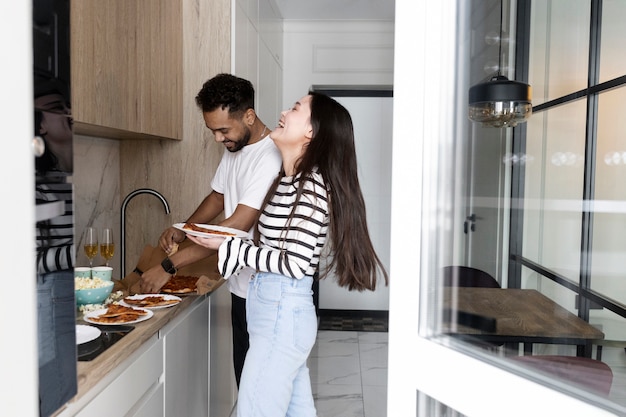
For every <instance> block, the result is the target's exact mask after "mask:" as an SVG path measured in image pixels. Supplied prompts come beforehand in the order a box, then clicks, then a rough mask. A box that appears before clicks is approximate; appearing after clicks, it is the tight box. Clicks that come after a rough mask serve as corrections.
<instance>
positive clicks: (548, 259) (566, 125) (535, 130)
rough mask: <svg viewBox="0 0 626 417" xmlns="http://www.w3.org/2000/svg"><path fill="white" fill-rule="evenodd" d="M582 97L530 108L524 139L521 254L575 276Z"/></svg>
mask: <svg viewBox="0 0 626 417" xmlns="http://www.w3.org/2000/svg"><path fill="white" fill-rule="evenodd" d="M585 114H586V101H585V100H578V101H575V102H571V103H568V104H565V105H562V106H558V107H555V108H553V109H550V110H547V111H544V112H541V113H537V114H534V115H533V116H532V117H531V118H530V120H529V121H528V122H527V124H528V132H527V139H526V160H527V163H526V165H525V168H526V177H525V192H524V203H523V205H524V248H523V255H524V257H525V258H528V259H531V260H533V261H535V262H538V263H540V264H542V265H544V266H545V267H547V268H549V269H551V270H553V271H555V272H558V273H560V274H563V275H564V276H566V277H568V278H570V279H572V280H574V281H578V277H579V265H580V236H581V221H582V219H581V210H582V200H581V199H582V196H583V194H582V193H583V180H584V177H583V175H584V167H585V164H584V155H585V126H586V122H585Z"/></svg>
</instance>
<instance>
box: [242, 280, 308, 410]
mask: <svg viewBox="0 0 626 417" xmlns="http://www.w3.org/2000/svg"><path fill="white" fill-rule="evenodd" d="M312 284H313V277H304V278H303V279H300V280H298V279H293V278H289V277H285V276H282V275H277V274H269V273H263V272H261V273H257V274H256V275H254V276H253V278H252V280H251V281H250V286H249V288H248V299H247V303H246V315H247V319H248V333H249V334H250V348H249V350H248V353H247V355H246V361H245V364H244V366H243V373H242V375H241V384H240V386H239V397H238V399H237V416H238V417H261V416H267V417H281V416H293V417H315V416H316V411H315V405H314V404H313V393H312V392H311V378H310V376H309V368H308V367H307V365H306V362H307V358H308V357H309V353H310V352H311V349H312V348H313V345H314V344H315V338H316V335H317V316H316V314H315V306H314V305H313V291H312V290H311V286H312Z"/></svg>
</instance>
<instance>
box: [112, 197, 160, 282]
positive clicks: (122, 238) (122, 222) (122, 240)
mask: <svg viewBox="0 0 626 417" xmlns="http://www.w3.org/2000/svg"><path fill="white" fill-rule="evenodd" d="M139 194H152V195H153V196H155V197H157V198H158V199H159V200H161V202H162V203H163V206H164V207H165V214H170V205H169V204H168V203H167V200H166V199H165V197H163V195H162V194H161V193H159V192H158V191H156V190H153V189H151V188H138V189H136V190H135V191H131V192H130V193H129V194H128V195H127V196H126V198H124V201H122V210H121V216H122V217H121V220H120V226H121V229H122V230H121V232H120V252H121V255H122V274H121V278H122V279H123V278H124V277H126V234H125V233H126V206H128V203H129V202H130V200H132V199H133V198H134V197H136V196H138V195H139Z"/></svg>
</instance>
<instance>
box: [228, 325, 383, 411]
mask: <svg viewBox="0 0 626 417" xmlns="http://www.w3.org/2000/svg"><path fill="white" fill-rule="evenodd" d="M387 343H388V333H386V332H360V331H358V332H357V331H334V330H332V331H331V330H320V331H319V332H318V333H317V343H316V344H315V346H314V347H313V351H312V352H311V355H310V357H309V369H310V372H311V384H312V388H313V397H314V400H315V407H316V408H317V417H385V416H386V415H387ZM231 417H237V414H236V412H234V411H233V414H232V415H231Z"/></svg>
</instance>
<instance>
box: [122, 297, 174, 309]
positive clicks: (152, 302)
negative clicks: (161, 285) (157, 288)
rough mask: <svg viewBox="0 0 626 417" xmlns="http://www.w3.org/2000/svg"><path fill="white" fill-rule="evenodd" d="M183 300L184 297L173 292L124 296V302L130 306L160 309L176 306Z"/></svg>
mask: <svg viewBox="0 0 626 417" xmlns="http://www.w3.org/2000/svg"><path fill="white" fill-rule="evenodd" d="M181 301H183V299H182V298H180V297H177V296H175V295H171V294H135V295H129V296H128V297H124V299H123V300H122V304H123V305H125V306H128V307H141V308H149V309H159V308H168V307H174V306H175V305H176V304H178V303H180V302H181Z"/></svg>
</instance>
